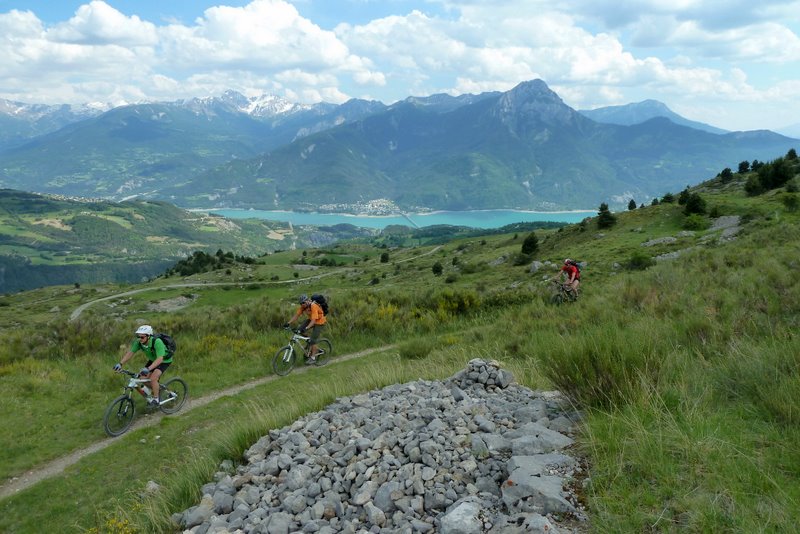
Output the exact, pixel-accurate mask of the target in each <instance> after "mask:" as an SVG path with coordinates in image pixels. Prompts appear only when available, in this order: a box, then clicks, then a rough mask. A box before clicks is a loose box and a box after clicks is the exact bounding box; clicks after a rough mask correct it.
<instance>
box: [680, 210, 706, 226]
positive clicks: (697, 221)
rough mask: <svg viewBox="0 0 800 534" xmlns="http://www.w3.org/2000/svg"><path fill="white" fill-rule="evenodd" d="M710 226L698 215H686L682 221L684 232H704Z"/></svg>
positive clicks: (704, 218)
mask: <svg viewBox="0 0 800 534" xmlns="http://www.w3.org/2000/svg"><path fill="white" fill-rule="evenodd" d="M709 226H711V222H710V221H709V220H708V219H707V218H706V217H704V216H702V215H700V214H699V213H692V214H691V215H687V216H686V218H685V219H684V220H683V227H684V228H685V229H686V230H705V229H706V228H708V227H709Z"/></svg>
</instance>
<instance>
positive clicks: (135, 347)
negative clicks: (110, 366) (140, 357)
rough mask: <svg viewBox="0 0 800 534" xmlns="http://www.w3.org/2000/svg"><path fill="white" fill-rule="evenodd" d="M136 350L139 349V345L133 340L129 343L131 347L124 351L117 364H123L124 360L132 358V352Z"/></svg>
mask: <svg viewBox="0 0 800 534" xmlns="http://www.w3.org/2000/svg"><path fill="white" fill-rule="evenodd" d="M137 350H140V345H139V342H138V341H136V340H134V341H133V343H131V348H129V349H128V352H126V353H125V355H124V356H123V357H122V359H121V360H120V361H119V364H120V365H125V362H127V361H128V360H130V359H131V358H133V353H134V352H136V351H137Z"/></svg>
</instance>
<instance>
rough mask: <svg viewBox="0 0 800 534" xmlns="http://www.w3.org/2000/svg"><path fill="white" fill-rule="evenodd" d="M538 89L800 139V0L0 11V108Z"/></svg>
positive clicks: (3, 6) (287, 3)
mask: <svg viewBox="0 0 800 534" xmlns="http://www.w3.org/2000/svg"><path fill="white" fill-rule="evenodd" d="M536 78H540V79H542V80H544V81H545V82H546V83H547V84H548V85H549V86H550V88H551V89H553V90H554V91H555V92H556V93H558V95H559V96H560V97H561V98H562V99H563V100H564V102H565V103H566V104H568V105H570V106H572V107H573V108H575V109H591V108H596V107H602V106H609V105H620V104H627V103H631V102H639V101H642V100H645V99H655V100H659V101H661V102H663V103H665V104H666V105H667V106H669V107H670V109H672V110H673V111H675V112H676V113H679V114H681V115H683V116H684V117H686V118H689V119H693V120H698V121H702V122H706V123H709V124H712V125H714V126H718V127H721V128H726V129H729V130H754V129H762V128H768V129H772V130H781V129H783V128H786V127H789V126H793V125H797V128H798V132H800V0H761V1H760V2H752V1H751V0H748V1H744V0H728V1H723V0H704V1H700V0H614V1H611V0H561V1H559V2H554V1H552V0H380V1H378V0H253V1H249V2H248V1H225V0H220V1H219V2H207V1H204V0H159V1H155V0H107V1H101V0H93V1H85V2H80V1H73V0H0V98H5V99H8V100H15V101H19V102H30V103H47V104H61V103H68V104H83V103H88V102H93V103H102V104H109V105H119V104H122V103H130V102H139V101H146V100H176V99H179V98H190V97H195V96H201V97H202V96H213V95H218V94H220V93H222V92H223V91H225V90H227V89H234V90H237V91H239V92H241V93H243V94H245V95H247V96H256V95H260V94H264V93H268V94H275V95H278V96H281V97H284V98H287V99H289V100H291V101H294V102H301V103H313V102H319V101H327V102H334V103H341V102H344V101H346V100H347V99H349V98H368V99H375V100H380V101H382V102H384V103H386V104H391V103H393V102H395V101H397V100H402V99H404V98H406V97H408V96H412V95H413V96H426V95H430V94H435V93H449V94H453V95H457V94H463V93H480V92H483V91H505V90H508V89H511V88H512V87H514V86H515V85H517V84H518V83H520V82H522V81H526V80H532V79H536ZM795 137H800V133H798V134H797V135H795Z"/></svg>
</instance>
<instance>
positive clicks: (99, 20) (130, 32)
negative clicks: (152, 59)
mask: <svg viewBox="0 0 800 534" xmlns="http://www.w3.org/2000/svg"><path fill="white" fill-rule="evenodd" d="M155 30H156V28H155V25H153V24H152V23H150V22H145V21H142V20H141V19H140V18H139V17H137V16H135V15H134V16H132V17H126V16H125V15H123V14H122V13H120V12H119V11H117V10H116V9H114V8H113V7H111V6H109V5H108V4H106V3H105V2H102V1H100V0H93V1H92V2H90V3H89V4H86V5H82V6H81V7H79V8H78V10H77V11H76V12H75V16H74V17H72V18H71V19H69V21H67V22H65V23H63V24H58V25H56V26H55V27H54V28H53V29H52V30H49V31H48V32H47V38H48V39H49V40H51V41H54V42H63V43H77V44H87V45H103V44H118V45H126V46H152V45H154V44H156V42H157V36H156V31H155Z"/></svg>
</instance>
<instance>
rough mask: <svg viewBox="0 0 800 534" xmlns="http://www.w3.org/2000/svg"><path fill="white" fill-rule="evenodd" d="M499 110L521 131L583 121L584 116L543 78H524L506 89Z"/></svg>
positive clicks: (502, 117)
mask: <svg viewBox="0 0 800 534" xmlns="http://www.w3.org/2000/svg"><path fill="white" fill-rule="evenodd" d="M495 111H496V113H497V116H498V117H499V119H500V121H501V122H502V123H503V124H505V125H506V126H508V127H509V129H510V130H511V131H512V132H515V133H516V134H517V135H522V134H524V133H525V132H526V131H527V130H531V129H540V128H541V126H551V127H552V126H559V125H576V124H577V125H579V124H581V123H582V122H583V120H584V119H583V118H582V117H581V116H580V115H579V114H578V112H577V111H575V110H574V109H572V108H571V107H569V106H568V105H566V104H565V103H564V101H563V100H561V98H560V97H559V96H558V95H557V94H556V93H554V92H553V91H552V90H551V89H550V88H549V87H548V86H547V84H546V83H545V82H544V81H542V80H531V81H527V82H522V83H520V84H519V85H517V86H516V87H514V88H513V89H511V90H510V91H508V92H506V93H503V95H502V96H501V97H500V99H499V100H498V102H497V106H496V108H495Z"/></svg>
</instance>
